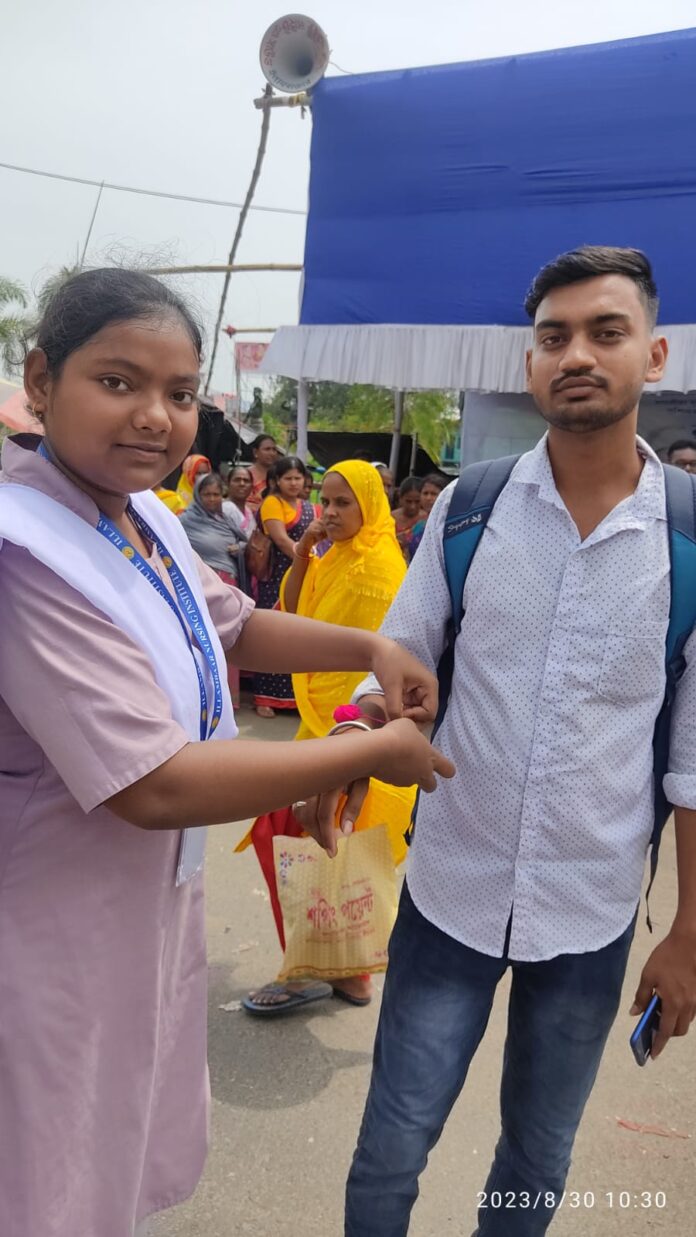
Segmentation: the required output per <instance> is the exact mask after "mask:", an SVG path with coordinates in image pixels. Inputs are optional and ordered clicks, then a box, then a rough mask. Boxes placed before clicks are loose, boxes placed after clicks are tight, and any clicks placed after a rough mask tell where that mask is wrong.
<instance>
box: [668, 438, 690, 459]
mask: <svg viewBox="0 0 696 1237" xmlns="http://www.w3.org/2000/svg"><path fill="white" fill-rule="evenodd" d="M675 451H696V438H677V441H676V442H673V443H671V444H670V446H669V447H668V448H667V459H669V458H670V456H672V455H674V453H675Z"/></svg>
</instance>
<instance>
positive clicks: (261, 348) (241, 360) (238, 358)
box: [234, 344, 268, 370]
mask: <svg viewBox="0 0 696 1237" xmlns="http://www.w3.org/2000/svg"><path fill="white" fill-rule="evenodd" d="M267 347H268V344H235V345H234V359H235V362H236V365H237V368H238V369H243V370H252V369H258V368H259V365H260V364H261V362H262V360H263V358H264V356H265V355H266V349H267Z"/></svg>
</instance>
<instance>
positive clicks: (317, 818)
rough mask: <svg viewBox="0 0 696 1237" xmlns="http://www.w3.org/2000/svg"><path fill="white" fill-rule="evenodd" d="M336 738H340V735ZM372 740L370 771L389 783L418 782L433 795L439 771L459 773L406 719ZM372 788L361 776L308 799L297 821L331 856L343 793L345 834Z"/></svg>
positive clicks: (449, 774) (298, 811) (444, 774)
mask: <svg viewBox="0 0 696 1237" xmlns="http://www.w3.org/2000/svg"><path fill="white" fill-rule="evenodd" d="M344 734H350V731H349V730H346V731H344ZM335 737H336V738H337V739H340V738H341V735H336V736H335ZM370 741H371V742H372V743H373V744H374V753H375V761H374V766H373V768H372V770H371V774H372V776H373V777H376V778H379V780H380V781H381V782H387V784H388V785H391V786H413V785H414V784H415V785H417V786H418V787H419V789H420V790H423V791H425V792H426V794H430V793H431V792H432V791H433V790H435V789H436V787H437V776H436V775H437V774H439V775H440V777H447V778H450V777H454V774H455V772H456V770H455V767H454V765H453V764H452V761H451V760H448V759H447V757H446V756H443V755H442V752H439V751H438V750H437V749H436V748H434V747H432V746H431V745H430V743H429V742H428V740H427V739H426V738H425V737H424V736H423V735H422V734H421V733H420V731H419V730H418V728H417V726H415V725H414V723H413V722H411V721H408V720H407V719H406V718H402V719H401V720H400V721H395V722H390V723H389V724H388V725H386V726H384V727H383V728H382V729H381V730H375V731H374V736H373V738H372V739H371V740H370ZM369 787H370V782H369V778H361V779H359V780H358V781H355V782H353V783H351V785H350V786H348V787H345V788H343V789H340V790H335V791H330V792H329V793H328V794H323V795H318V796H317V797H316V798H314V799H309V800H307V802H305V803H303V804H302V805H301V806H299V805H298V806H297V807H296V808H295V809H294V815H295V817H296V819H297V821H298V823H299V824H300V825H301V826H302V828H303V829H304V830H305V831H306V832H307V833H309V834H310V836H311V837H313V838H314V840H315V842H318V844H319V846H321V847H322V848H323V849H324V850H325V851H326V852H327V854H328V855H330V857H331V858H333V857H334V856H335V854H336V850H337V847H336V840H337V830H336V824H335V822H336V812H337V809H338V804H339V801H340V798H341V796H342V795H346V796H347V798H346V802H345V804H344V806H343V809H342V811H341V819H340V830H341V833H343V834H344V835H345V834H349V833H352V831H353V825H354V824H355V821H356V820H357V817H358V816H359V814H360V809H361V808H362V805H363V802H364V800H365V796H366V795H367V792H368V790H369Z"/></svg>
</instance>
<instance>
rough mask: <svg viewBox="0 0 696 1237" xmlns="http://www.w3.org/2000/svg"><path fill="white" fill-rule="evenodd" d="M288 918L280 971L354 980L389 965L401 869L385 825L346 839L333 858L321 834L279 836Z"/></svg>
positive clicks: (279, 863)
mask: <svg viewBox="0 0 696 1237" xmlns="http://www.w3.org/2000/svg"><path fill="white" fill-rule="evenodd" d="M273 851H274V857H275V865H276V877H277V881H278V894H279V897H280V905H281V908H282V911H283V922H284V924H285V960H284V964H283V969H282V971H281V974H280V976H279V978H280V979H281V980H287V979H298V978H304V977H305V976H309V977H312V978H315V979H324V978H326V977H328V976H330V977H331V978H334V979H347V978H349V977H350V976H352V975H366V974H375V973H376V972H378V971H384V970H386V966H387V946H388V944H389V937H390V935H391V930H392V928H393V926H394V920H395V919H396V905H397V894H396V874H395V871H394V860H393V856H392V848H391V844H390V841H389V836H388V833H387V828H386V826H385V825H377V826H375V828H373V829H366V830H364V831H362V832H360V833H352V834H351V835H350V836H349V837H347V838H339V839H338V854H337V855H336V858H335V859H329V857H328V855H327V854H326V852H325V851H323V850H321V849H320V847H319V846H317V843H316V842H315V841H314V839H313V838H291V837H276V838H274V839H273Z"/></svg>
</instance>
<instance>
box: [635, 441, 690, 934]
mask: <svg viewBox="0 0 696 1237" xmlns="http://www.w3.org/2000/svg"><path fill="white" fill-rule="evenodd" d="M663 468H664V477H665V500H666V508H667V524H668V529H669V557H670V594H671V595H670V605H669V626H668V628H667V642H666V648H665V673H666V685H665V695H664V700H663V702H662V708H661V709H660V712H659V714H658V717H657V721H656V723H655V731H654V735H653V775H654V776H653V780H654V794H655V821H654V825H653V831H652V837H651V839H650V883H649V885H648V890H647V894H646V900H647V897H648V896H649V894H650V890H651V889H652V884H653V881H654V879H655V872H656V871H657V861H658V856H659V850H660V839H661V837H662V830H663V828H664V826H665V822H666V821H667V818H668V816H669V814H670V812H671V811H672V804H671V803H669V802H668V801H667V797H666V795H665V792H664V790H663V788H662V782H663V779H664V776H665V774H666V772H667V769H668V765H669V738H670V728H671V722H672V708H673V705H674V699H675V696H676V691H677V684H678V683H679V680H680V679H681V677H682V675H683V673H684V670H685V669H686V660H685V657H684V646H685V645H686V642H687V640H688V639H689V636H690V635H691V633H692V631H693V630H694V628H695V627H696V477H695V476H692V475H691V473H688V472H684V470H683V469H681V468H674V467H672V466H671V465H669V464H665V465H663ZM648 927H649V928H650V931H652V924H651V922H650V911H649V910H648Z"/></svg>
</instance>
